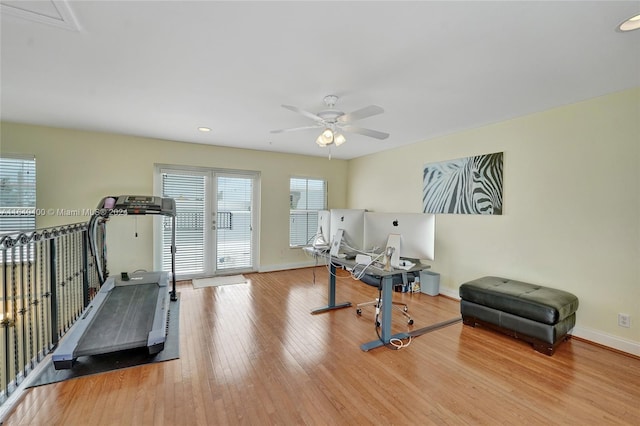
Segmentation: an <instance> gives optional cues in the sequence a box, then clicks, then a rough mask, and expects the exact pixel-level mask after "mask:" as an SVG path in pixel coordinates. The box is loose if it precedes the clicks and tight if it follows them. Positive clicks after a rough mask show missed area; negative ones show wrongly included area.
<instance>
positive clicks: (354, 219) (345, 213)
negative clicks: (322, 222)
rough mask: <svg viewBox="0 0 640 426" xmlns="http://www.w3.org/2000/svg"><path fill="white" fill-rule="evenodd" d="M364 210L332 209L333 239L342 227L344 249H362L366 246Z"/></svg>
mask: <svg viewBox="0 0 640 426" xmlns="http://www.w3.org/2000/svg"><path fill="white" fill-rule="evenodd" d="M364 213H365V211H364V210H359V209H332V210H331V219H330V220H331V240H332V241H333V239H334V237H335V235H336V233H337V232H338V229H342V231H343V232H342V247H343V251H353V250H362V248H363V246H364Z"/></svg>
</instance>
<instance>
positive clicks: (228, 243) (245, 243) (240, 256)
mask: <svg viewBox="0 0 640 426" xmlns="http://www.w3.org/2000/svg"><path fill="white" fill-rule="evenodd" d="M216 186H217V205H218V208H217V220H216V224H217V226H216V240H217V241H216V242H217V244H216V259H217V263H216V269H217V270H224V269H233V268H248V267H251V266H252V253H251V249H252V244H251V232H252V225H251V216H252V215H251V205H252V200H253V179H251V178H243V177H231V176H219V177H217V179H216Z"/></svg>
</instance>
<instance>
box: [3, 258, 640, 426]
mask: <svg viewBox="0 0 640 426" xmlns="http://www.w3.org/2000/svg"><path fill="white" fill-rule="evenodd" d="M314 275H315V280H314ZM246 277H247V278H248V283H247V284H239V285H230V286H223V287H210V288H203V289H194V288H193V287H192V286H191V283H190V281H185V282H180V283H179V284H178V291H179V292H180V299H181V302H180V303H181V308H180V316H181V317H180V358H179V359H177V360H172V361H166V362H162V363H157V364H149V365H144V366H140V367H134V368H128V369H123V370H118V371H114V372H109V373H104V374H99V375H95V376H88V377H83V378H79V379H74V380H69V381H66V382H62V383H56V384H51V385H46V386H40V387H36V388H32V389H29V390H28V391H27V392H26V394H25V396H24V397H23V399H22V400H21V402H20V403H19V404H18V405H17V406H16V407H15V408H14V410H13V412H12V413H10V415H9V416H8V418H7V419H6V420H5V423H4V424H6V425H45V424H46V425H136V426H137V425H154V426H156V425H256V424H260V425H268V424H269V425H271V424H272V425H292V424H296V425H298V424H299V425H332V424H335V425H344V424H375V425H387V424H396V425H409V424H420V425H432V424H433V425H435V424H437V425H443V424H452V425H453V424H455V425H459V424H469V425H478V424H490V425H493V424H518V425H538V424H545V425H549V424H554V425H555V424H558V425H565V424H566V425H573V424H585V425H589V424H594V425H607V424H611V425H614V424H615V425H638V424H640V410H639V409H638V407H637V406H638V401H640V359H638V358H636V357H632V356H627V355H625V354H622V353H619V352H615V351H610V350H607V349H606V348H603V347H600V346H597V345H593V344H590V343H588V342H585V341H582V340H579V339H571V340H569V341H568V342H565V343H563V344H562V345H560V347H558V349H557V351H556V353H555V354H554V355H553V356H551V357H548V356H545V355H542V354H540V353H538V352H535V351H534V350H533V348H532V347H531V346H530V345H529V344H528V343H526V342H522V341H520V340H517V339H513V338H511V337H508V336H505V335H502V334H500V333H497V332H494V331H491V330H488V329H484V328H482V327H475V328H472V327H469V326H464V325H463V324H462V323H456V324H453V325H450V326H447V327H444V328H441V329H438V330H435V331H431V332H429V333H427V334H424V335H422V336H419V337H417V338H414V339H413V340H412V341H411V343H410V344H409V346H407V347H405V348H402V349H400V350H392V349H390V348H384V347H383V348H378V349H375V350H372V351H369V352H363V351H361V350H360V345H361V344H362V343H365V342H368V341H372V340H374V339H376V338H377V337H376V331H375V325H374V316H375V314H374V309H373V308H365V309H363V312H362V315H361V316H358V315H356V310H355V307H354V306H352V307H350V308H345V309H339V310H335V311H331V312H327V313H323V314H318V315H311V314H310V311H311V309H313V308H315V307H318V306H323V305H325V304H326V303H327V279H328V272H327V270H326V268H324V267H317V268H306V269H298V270H291V271H281V272H271V273H263V274H247V275H246ZM337 281H338V286H337V302H341V301H346V300H350V301H351V302H352V304H353V305H355V304H356V303H360V302H365V301H368V300H372V299H374V298H375V297H376V296H377V295H378V292H377V290H376V289H375V288H373V287H370V286H367V285H365V284H363V283H360V282H358V281H354V280H353V279H351V278H350V276H349V275H348V274H347V273H345V272H344V271H339V273H338V278H337ZM394 300H397V301H403V302H406V303H407V304H409V312H410V314H411V315H412V317H413V319H414V321H415V323H414V325H413V326H409V325H407V324H406V321H405V320H404V319H403V318H402V316H401V315H400V314H399V313H394V318H393V330H392V331H393V332H394V333H396V332H400V331H407V330H412V329H418V328H421V327H425V326H427V325H430V324H434V323H438V322H442V321H445V320H449V319H452V318H456V317H458V316H459V314H460V307H459V303H458V301H456V300H453V299H450V298H446V297H443V296H438V297H432V296H428V295H425V294H407V293H404V294H403V293H394ZM578 315H580V311H578Z"/></svg>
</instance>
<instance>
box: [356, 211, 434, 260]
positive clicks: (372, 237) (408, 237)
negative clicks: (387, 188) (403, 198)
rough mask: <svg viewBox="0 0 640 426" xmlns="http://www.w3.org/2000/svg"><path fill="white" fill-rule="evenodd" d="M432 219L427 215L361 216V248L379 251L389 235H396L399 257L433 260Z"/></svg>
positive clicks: (386, 214) (431, 216) (387, 214)
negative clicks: (397, 236) (398, 238)
mask: <svg viewBox="0 0 640 426" xmlns="http://www.w3.org/2000/svg"><path fill="white" fill-rule="evenodd" d="M435 228H436V218H435V215H433V214H428V213H376V212H366V214H365V216H364V249H365V250H366V251H374V250H376V251H377V252H378V253H380V252H382V250H384V249H385V247H386V246H387V241H388V240H389V235H392V234H399V235H400V257H403V258H408V259H419V260H434V258H435Z"/></svg>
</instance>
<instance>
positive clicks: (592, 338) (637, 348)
mask: <svg viewBox="0 0 640 426" xmlns="http://www.w3.org/2000/svg"><path fill="white" fill-rule="evenodd" d="M440 294H442V295H443V296H447V297H450V298H452V299H456V300H460V295H459V294H458V290H457V289H456V290H452V289H449V288H443V287H440ZM571 335H572V336H575V337H578V338H580V339H584V340H587V341H589V342H593V343H596V344H598V345H602V346H606V347H608V348H611V349H615V350H618V351H621V352H625V353H628V354H631V355H635V356H640V342H634V341H632V340H626V339H623V338H621V337H618V336H613V335H611V334H608V333H605V332H603V331H600V330H593V329H590V328H587V327H580V326H576V327H574V328H573V330H572V331H571Z"/></svg>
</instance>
